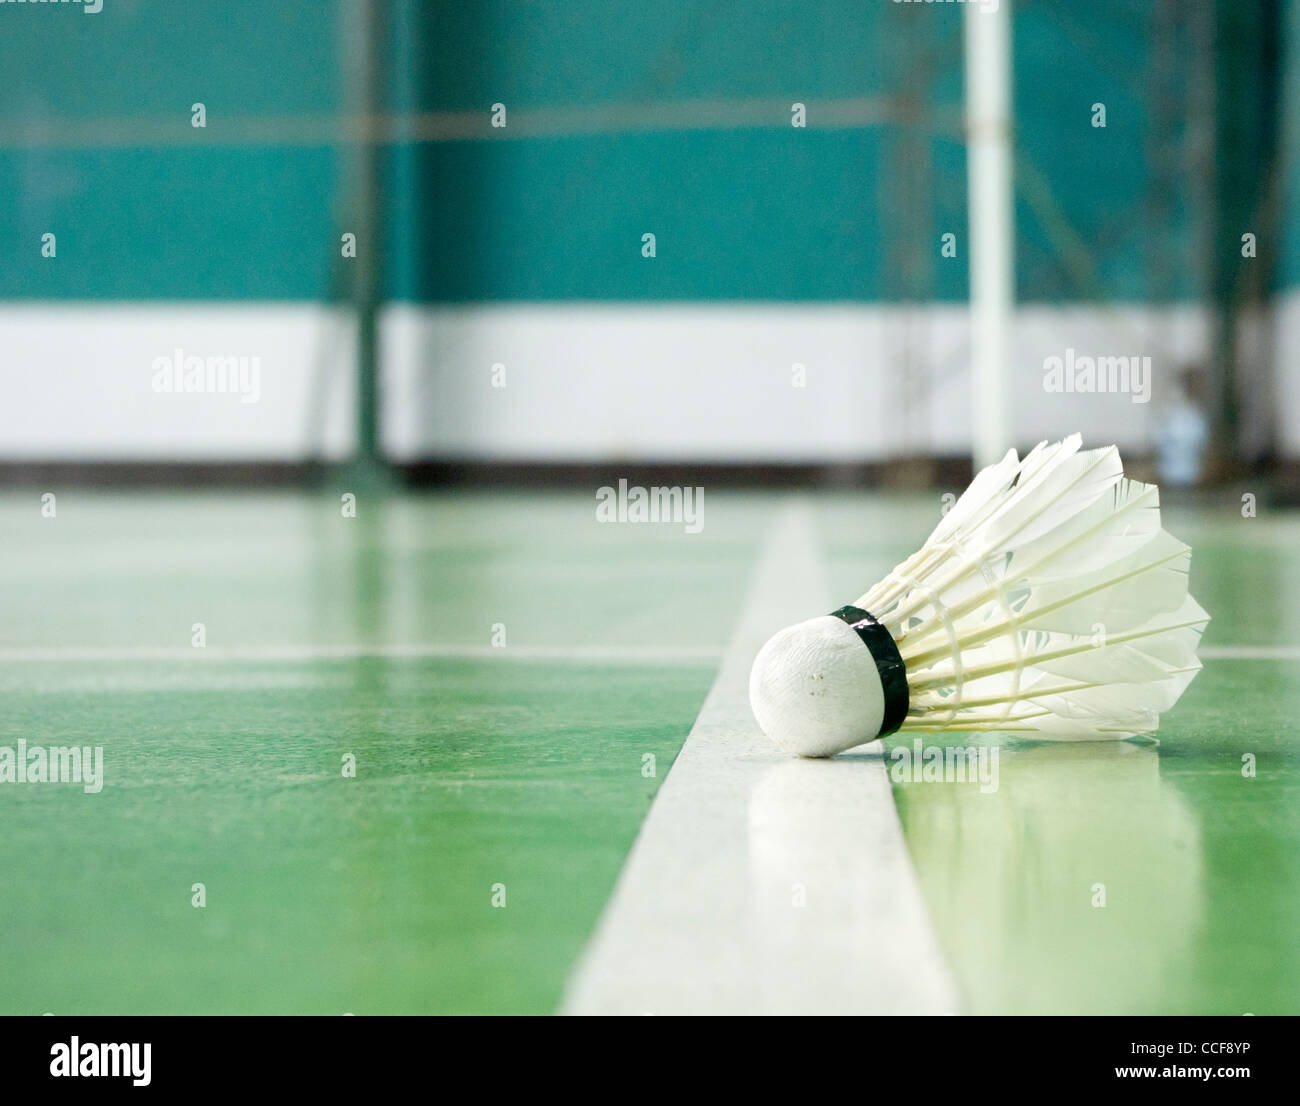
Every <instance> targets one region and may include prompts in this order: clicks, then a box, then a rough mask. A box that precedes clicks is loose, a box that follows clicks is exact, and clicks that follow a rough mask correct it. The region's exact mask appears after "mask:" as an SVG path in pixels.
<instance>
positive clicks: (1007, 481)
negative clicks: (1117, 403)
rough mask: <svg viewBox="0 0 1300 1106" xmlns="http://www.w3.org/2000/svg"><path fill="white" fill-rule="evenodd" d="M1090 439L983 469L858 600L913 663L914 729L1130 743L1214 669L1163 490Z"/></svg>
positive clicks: (908, 725) (908, 727) (909, 723)
mask: <svg viewBox="0 0 1300 1106" xmlns="http://www.w3.org/2000/svg"><path fill="white" fill-rule="evenodd" d="M1079 445H1080V439H1079V436H1078V435H1074V436H1072V437H1070V438H1067V439H1066V440H1065V441H1062V442H1057V443H1055V444H1053V445H1048V444H1046V443H1041V444H1040V445H1039V446H1038V447H1037V448H1035V449H1034V450H1033V451H1032V452H1030V453H1029V454H1028V455H1026V456H1025V458H1024V459H1023V460H1020V459H1018V458H1017V456H1016V453H1015V451H1014V450H1012V451H1010V452H1008V453H1007V455H1006V457H1004V458H1003V459H1002V460H1001V461H1000V462H998V463H997V464H995V465H991V466H989V467H988V468H986V469H984V470H983V471H981V472H980V473H979V474H978V475H977V476H976V477H975V479H974V480H973V481H972V482H971V485H970V487H969V488H967V489H966V491H965V492H964V493H963V494H962V496H961V498H960V499H958V500H957V502H956V503H955V504H953V506H952V507H951V508H950V509H949V511H948V513H947V514H946V515H945V516H944V518H943V519H942V521H940V523H939V525H938V526H936V527H935V529H934V532H933V533H932V534H931V535H930V537H929V538H928V539H927V540H926V542H925V544H924V545H923V546H922V547H921V548H920V549H919V550H918V551H917V552H916V553H914V554H913V555H912V556H911V557H909V558H907V560H905V561H904V562H903V563H902V564H900V565H898V566H897V567H896V568H895V569H894V570H893V571H892V572H891V573H889V575H888V576H886V577H885V578H884V579H883V580H882V581H881V582H880V583H878V584H876V585H875V587H873V588H871V589H870V590H869V591H868V592H866V593H865V594H864V595H862V596H861V597H860V598H859V599H857V600H856V601H855V604H854V605H855V606H858V607H861V608H863V609H864V610H867V611H870V612H871V613H872V614H873V615H875V617H876V618H878V619H879V620H880V621H881V622H883V623H884V624H885V626H886V627H887V628H888V629H889V631H890V633H891V634H892V635H893V637H894V639H895V641H896V642H897V644H898V649H899V652H900V654H901V655H902V658H903V661H904V662H905V664H906V665H907V683H908V688H909V693H910V704H909V708H908V713H907V718H906V720H905V722H904V723H903V726H902V729H903V730H904V731H920V732H925V731H941V730H967V731H1008V732H1018V733H1031V734H1034V735H1037V736H1039V737H1043V738H1062V739H1071V740H1079V739H1089V738H1111V739H1114V738H1121V737H1129V736H1133V735H1135V734H1140V733H1147V732H1150V731H1152V730H1155V729H1156V728H1157V726H1158V725H1159V715H1160V712H1161V711H1165V710H1168V709H1169V708H1170V707H1171V706H1173V704H1174V702H1175V701H1176V700H1177V699H1178V697H1179V695H1181V694H1182V692H1183V690H1184V689H1185V688H1186V687H1187V685H1188V684H1189V683H1190V682H1191V680H1192V677H1193V676H1194V675H1195V674H1196V672H1197V671H1198V670H1199V669H1200V667H1201V665H1200V662H1199V661H1198V660H1197V658H1196V646H1197V643H1198V642H1199V640H1200V637H1201V633H1202V631H1203V630H1204V628H1205V625H1206V624H1207V623H1208V622H1209V615H1207V614H1206V613H1205V611H1204V610H1202V609H1201V607H1200V606H1199V604H1197V602H1196V600H1194V599H1193V598H1192V597H1191V596H1190V595H1188V593H1187V574H1188V568H1189V565H1190V561H1191V550H1190V549H1189V548H1188V547H1187V546H1186V545H1184V544H1183V543H1182V542H1180V541H1178V540H1177V539H1175V538H1173V537H1171V536H1170V535H1169V534H1167V533H1166V532H1165V531H1164V530H1162V529H1161V526H1160V500H1159V492H1158V489H1157V488H1156V487H1155V485H1153V484H1141V483H1138V482H1137V481H1135V480H1129V479H1126V478H1125V476H1124V471H1123V466H1122V464H1121V462H1120V458H1119V452H1118V450H1117V449H1115V447H1114V446H1111V447H1109V448H1106V449H1096V450H1089V451H1086V452H1080V449H1079Z"/></svg>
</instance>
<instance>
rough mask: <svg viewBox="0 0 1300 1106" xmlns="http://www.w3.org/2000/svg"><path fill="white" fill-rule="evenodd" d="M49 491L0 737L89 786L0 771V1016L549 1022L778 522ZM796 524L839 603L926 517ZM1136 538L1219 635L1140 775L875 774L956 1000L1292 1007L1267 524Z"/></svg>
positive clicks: (12, 576)
mask: <svg viewBox="0 0 1300 1106" xmlns="http://www.w3.org/2000/svg"><path fill="white" fill-rule="evenodd" d="M53 491H54V492H55V494H56V501H55V510H56V514H55V516H54V517H45V516H46V515H48V510H47V511H46V512H44V513H43V512H42V502H41V499H40V496H39V495H36V494H32V495H17V494H8V495H6V496H5V497H4V498H3V499H0V532H3V533H4V535H5V541H4V544H3V547H0V565H2V566H3V572H2V573H0V610H3V611H4V614H5V617H4V618H3V619H0V691H3V698H4V703H5V707H6V709H5V710H4V712H3V713H2V714H0V747H10V748H13V749H15V750H17V748H18V743H19V742H25V743H26V745H27V746H28V747H33V746H41V747H54V746H61V747H62V746H73V745H76V746H90V747H92V748H93V747H102V749H103V758H104V785H103V788H102V790H101V791H99V792H98V793H96V794H86V793H85V791H84V788H83V787H81V786H78V785H75V784H38V783H25V784H22V783H12V784H10V783H0V820H2V824H3V826H4V829H5V846H4V848H3V849H2V850H0V888H3V893H2V894H0V933H3V934H4V935H5V941H6V955H5V957H4V958H3V962H2V963H0V1013H42V1012H45V1011H52V1012H55V1013H146V1012H193V1013H216V1012H229V1013H280V1012H286V1013H287V1012H314V1013H343V1012H353V1013H357V1014H371V1013H398V1012H403V1013H405V1012H411V1013H413V1012H498V1011H500V1012H506V1011H510V1012H546V1011H549V1010H552V1009H554V1008H555V1006H556V1004H557V1002H558V1001H559V999H560V995H561V992H562V989H563V987H564V984H565V980H566V979H567V978H568V977H569V976H570V973H571V972H572V970H573V967H574V963H575V961H576V959H577V957H578V955H579V953H580V952H581V950H582V948H583V947H584V944H585V943H586V941H587V940H588V938H589V937H590V935H591V932H592V929H593V927H594V925H595V923H596V920H597V918H598V917H599V915H600V912H601V910H602V908H603V906H604V905H605V903H606V901H607V900H608V898H609V895H610V892H611V889H612V888H613V885H614V882H615V880H616V878H617V876H618V873H619V870H620V868H621V866H622V864H623V861H624V859H625V857H626V855H627V852H628V849H629V847H630V845H631V843H632V840H633V838H634V837H635V835H636V833H637V830H638V827H639V826H640V824H641V822H642V819H643V818H644V816H645V814H646V811H647V810H648V808H649V805H650V803H651V801H652V800H653V798H654V795H655V792H656V790H657V788H658V786H659V784H660V783H661V782H662V780H663V778H664V776H665V774H666V773H667V772H668V769H669V768H670V766H671V764H672V761H673V758H674V756H675V755H676V752H677V750H678V749H679V748H680V746H681V744H682V741H683V740H684V738H685V736H686V734H687V733H688V731H689V730H690V728H691V724H692V721H693V720H694V718H695V716H696V714H697V713H698V711H699V709H700V706H701V704H702V703H703V701H704V697H705V694H706V693H707V691H708V688H709V686H710V683H711V681H712V679H713V676H714V673H715V672H716V670H717V667H718V663H719V661H720V658H721V657H722V654H723V651H724V649H725V647H726V644H727V641H728V639H729V636H730V632H731V629H732V627H733V625H734V624H735V623H736V621H737V618H738V617H739V614H740V611H741V608H742V605H743V603H744V601H745V595H746V588H747V584H748V581H749V578H750V574H751V572H752V570H753V566H754V562H755V559H756V556H757V554H758V550H759V548H760V547H761V544H762V542H763V539H764V535H765V534H766V533H767V532H768V530H769V527H770V524H771V520H772V517H773V514H774V512H775V511H776V510H777V507H778V505H779V497H776V496H766V495H757V494H726V493H721V492H719V493H716V494H714V493H710V494H709V496H708V500H707V510H706V512H705V515H704V525H703V528H702V530H701V532H699V533H693V534H688V533H685V532H684V527H683V526H682V525H681V524H645V525H634V524H602V523H600V522H598V521H597V519H596V514H595V510H594V507H595V500H594V498H593V496H592V495H590V494H589V493H586V492H581V493H580V492H573V493H555V494H541V493H537V494H528V495H510V496H506V495H454V494H445V495H437V496H421V497H396V498H391V499H389V500H387V501H379V500H369V499H367V498H366V497H364V496H363V497H362V499H361V501H360V502H359V504H358V510H357V517H355V518H348V517H344V513H343V512H342V511H341V509H340V500H339V498H338V497H337V496H332V495H324V494H321V495H316V494H311V495H296V494H247V495H213V494H184V495H181V494H176V495H163V494H143V493H131V494H120V495H110V494H105V493H94V494H91V493H84V492H79V491H75V490H68V491H65V492H60V491H59V489H53ZM809 503H810V505H811V507H812V515H813V518H814V519H815V528H816V535H815V537H816V540H817V542H818V543H819V546H820V548H821V550H822V552H823V555H824V557H825V561H826V565H827V569H828V571H829V574H830V578H831V581H832V583H833V585H834V588H835V591H836V594H841V595H843V596H844V598H845V601H848V600H851V599H852V598H853V597H854V596H856V595H857V594H858V593H859V592H860V591H861V590H862V589H863V588H864V587H865V586H866V584H868V583H870V582H871V581H872V580H873V579H874V578H876V577H877V576H879V575H880V574H881V573H882V572H883V571H884V570H886V569H888V568H889V567H890V566H891V565H892V564H893V563H894V562H895V561H896V560H897V559H899V558H900V557H901V556H902V555H904V554H906V553H907V552H909V551H910V549H911V548H913V547H914V546H915V545H916V544H917V543H918V542H919V541H921V540H922V539H923V538H924V536H925V534H926V533H927V532H928V531H929V529H930V528H931V527H932V526H933V524H934V521H935V520H936V518H937V517H938V511H939V510H940V507H941V500H940V497H939V494H938V493H936V494H934V495H921V496H913V497H906V498H898V497H885V496H877V495H870V494H865V493H864V494H860V495H858V494H847V493H845V494H837V495H833V496H821V497H813V498H811V499H810V500H809ZM1166 525H1167V527H1168V528H1169V529H1170V530H1172V531H1173V532H1174V533H1175V534H1177V535H1178V536H1179V537H1182V538H1183V539H1184V540H1187V541H1189V542H1190V543H1191V544H1192V545H1193V547H1194V549H1195V550H1196V554H1195V559H1194V562H1193V573H1192V588H1193V592H1194V593H1195V594H1196V596H1197V598H1198V599H1200V600H1201V602H1202V603H1203V605H1204V606H1205V607H1206V609H1207V610H1209V611H1210V612H1211V614H1213V615H1214V618H1215V621H1214V623H1213V624H1212V625H1211V627H1210V629H1209V631H1208V632H1207V635H1206V638H1205V646H1206V650H1205V651H1206V653H1207V659H1206V661H1205V670H1204V672H1202V673H1201V675H1200V676H1199V677H1198V678H1197V680H1196V681H1195V682H1194V683H1193V685H1192V687H1191V689H1190V690H1189V691H1188V693H1187V694H1186V695H1185V696H1184V698H1183V700H1182V701H1181V702H1180V704H1179V705H1178V707H1177V709H1176V710H1175V711H1174V712H1173V713H1172V714H1170V715H1169V716H1167V718H1166V720H1165V724H1164V726H1163V728H1162V731H1161V742H1160V743H1159V744H1158V745H1156V744H1139V743H1123V744H1099V745H1070V746H1057V745H1029V744H1016V743H1009V744H1006V745H1003V746H1001V747H999V774H1000V779H999V786H998V788H997V789H996V791H992V792H988V793H985V792H982V791H981V790H980V789H979V788H978V787H977V786H970V785H944V786H931V785H927V784H925V783H899V784H897V785H896V786H895V799H896V800H897V802H898V804H899V809H900V812H901V814H902V816H903V823H904V827H905V830H906V837H907V844H908V847H909V849H910V852H911V855H912V859H913V862H914V864H915V866H916V869H917V873H918V875H919V877H920V882H921V886H922V888H923V890H924V894H925V899H926V902H927V904H928V906H929V909H930V913H931V916H932V920H933V924H934V928H935V930H936V932H937V934H938V936H939V940H940V945H941V946H942V948H943V951H944V955H945V958H946V960H947V962H948V965H949V968H950V970H951V972H952V975H953V977H954V978H955V980H956V982H957V984H958V988H959V990H960V993H961V996H962V1004H963V1008H964V1010H965V1011H967V1012H971V1013H984V1012H1011V1011H1050V1012H1060V1013H1069V1012H1103V1011H1115V1012H1120V1011H1129V1012H1157V1011H1161V1012H1171V1013H1193V1012H1214V1013H1233V1014H1235V1013H1245V1012H1250V1013H1255V1014H1267V1013H1279V1012H1288V1013H1296V1012H1300V999H1298V998H1297V995H1298V994H1300V948H1298V946H1297V942H1296V940H1295V934H1296V933H1297V932H1300V734H1298V733H1297V730H1296V727H1295V721H1294V720H1295V718H1296V715H1297V711H1298V708H1300V680H1297V676H1298V675H1300V648H1297V647H1298V646H1300V561H1298V560H1297V558H1296V557H1295V555H1294V549H1295V547H1296V544H1297V541H1298V540H1300V519H1298V518H1296V517H1294V516H1281V517H1275V516H1270V515H1269V513H1268V512H1267V511H1261V514H1260V517H1258V518H1251V519H1245V518H1242V517H1241V515H1240V510H1239V504H1237V503H1236V502H1235V501H1234V500H1231V499H1225V501H1224V502H1223V503H1222V504H1216V503H1214V502H1208V503H1202V504H1200V505H1199V506H1197V507H1195V508H1192V507H1186V508H1183V509H1181V510H1180V509H1179V508H1177V507H1174V508H1171V509H1169V510H1168V511H1167V519H1166ZM810 613H812V612H810ZM353 764H355V775H353V774H352V765H353ZM1251 766H1253V773H1254V774H1253V775H1250V774H1244V773H1243V767H1247V770H1248V771H1249V769H1250V767H1251ZM863 847H864V848H870V842H863ZM199 901H202V903H203V905H202V906H196V905H195V903H196V902H199ZM1101 902H1104V904H1105V905H1104V906H1103V905H1100V903H1101ZM863 940H864V941H865V942H869V941H870V940H871V934H870V933H864V934H863Z"/></svg>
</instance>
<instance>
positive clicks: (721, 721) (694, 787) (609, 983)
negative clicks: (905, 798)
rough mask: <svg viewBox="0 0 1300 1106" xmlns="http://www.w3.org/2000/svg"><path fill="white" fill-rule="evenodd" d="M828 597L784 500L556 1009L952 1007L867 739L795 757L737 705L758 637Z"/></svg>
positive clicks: (803, 521) (800, 513)
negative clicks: (717, 661)
mask: <svg viewBox="0 0 1300 1106" xmlns="http://www.w3.org/2000/svg"><path fill="white" fill-rule="evenodd" d="M830 609H831V605H830V596H829V595H828V594H827V588H826V585H825V583H824V574H823V570H822V563H821V557H820V553H819V551H818V550H817V548H816V545H815V540H814V536H813V524H812V520H811V518H810V517H809V516H808V514H807V511H806V509H804V508H801V507H797V506H792V507H790V508H788V509H787V510H786V511H785V512H784V513H783V514H782V517H781V519H780V520H779V522H778V524H777V527H776V529H775V532H774V533H773V535H772V536H771V538H770V539H769V541H768V544H767V547H766V550H765V552H764V555H763V557H762V558H761V561H760V564H759V567H758V571H757V574H756V578H755V580H754V583H753V587H752V591H751V593H750V596H749V598H748V600H747V602H746V605H745V609H744V612H743V615H742V617H741V620H740V624H739V626H738V627H737V629H736V631H735V634H734V636H733V638H732V641H731V644H730V646H729V647H728V649H727V653H726V656H725V658H724V660H723V663H722V668H721V670H720V671H719V673H718V676H717V679H716V680H715V682H714V685H713V688H712V690H711V691H710V692H709V696H708V698H707V700H706V701H705V704H704V707H703V709H702V710H701V711H700V715H699V717H698V718H697V719H696V720H695V725H694V727H693V728H692V729H691V733H690V736H689V737H688V738H687V740H686V744H685V745H684V746H683V747H682V751H681V753H680V754H679V755H678V757H677V760H676V763H675V764H674V765H673V767H672V770H671V771H670V772H669V774H668V777H667V779H665V780H664V783H663V786H662V787H661V788H660V790H659V794H658V796H657V797H656V798H655V801H654V804H653V805H652V806H651V809H650V813H649V815H648V816H647V817H646V820H645V822H644V824H643V825H642V827H641V832H640V834H639V836H638V837H637V840H636V843H635V844H634V845H633V848H632V851H631V853H630V854H629V856H628V860H627V863H626V865H625V866H624V868H623V872H622V874H621V876H620V877H619V880H618V884H617V886H616V887H615V889H614V894H613V896H612V898H611V899H610V901H609V903H608V905H607V906H606V908H605V912H604V915H603V916H602V918H601V920H600V923H599V925H598V927H597V929H596V933H595V936H594V937H593V938H592V941H591V943H590V944H589V946H588V948H587V950H586V952H585V953H584V955H583V957H582V959H581V960H580V961H579V964H578V967H577V969H576V971H575V973H574V976H573V978H572V979H571V980H570V983H569V987H568V990H567V993H566V996H565V999H564V1002H563V1004H562V1007H561V1010H562V1012H563V1013H570V1014H675V1013H695V1014H720V1013H734V1014H757V1013H828V1014H829V1013H873V1014H901V1013H917V1014H920V1013H948V1012H955V1011H956V1009H957V994H956V988H955V986H954V984H953V982H952V979H951V977H950V976H949V973H948V970H947V967H946V965H945V964H944V962H943V959H942V957H941V955H940V952H939V946H938V942H937V941H936V939H935V937H934V933H933V930H932V928H931V925H930V920H929V917H928V915H927V913H926V910H925V906H924V903H923V901H922V898H921V893H920V888H919V885H918V883H917V880H916V875H915V873H914V871H913V869H912V863H911V859H910V857H909V856H908V853H907V847H906V844H905V843H904V840H903V833H902V827H901V825H900V823H899V819H898V814H897V811H896V809H895V806H894V798H893V794H892V792H891V790H890V785H889V780H888V777H887V775H886V772H885V767H884V762H883V761H882V760H881V758H880V755H879V752H878V750H879V745H878V744H876V745H871V746H867V747H866V751H864V752H861V753H858V754H857V755H850V756H843V757H837V758H835V759H833V760H819V761H811V760H798V759H795V758H792V757H789V756H787V755H786V754H784V753H782V752H780V751H779V750H778V749H777V748H776V747H775V746H774V745H772V744H771V743H770V742H769V741H768V740H767V738H765V737H764V736H763V734H762V733H761V732H760V731H759V730H758V727H757V724H756V723H755V722H754V720H753V717H752V716H751V714H750V710H749V702H748V686H747V685H748V677H749V666H750V662H751V660H752V659H753V656H754V654H755V653H756V652H757V650H758V648H759V646H760V645H761V644H762V643H763V641H764V640H765V639H766V638H767V637H768V636H769V635H770V634H771V633H772V632H773V631H775V630H777V629H779V628H780V627H781V626H782V625H785V624H786V623H789V622H793V621H795V620H797V619H800V618H806V617H808V616H810V615H812V614H816V613H817V612H819V611H827V610H830Z"/></svg>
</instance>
